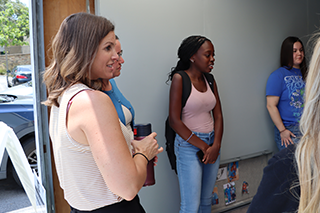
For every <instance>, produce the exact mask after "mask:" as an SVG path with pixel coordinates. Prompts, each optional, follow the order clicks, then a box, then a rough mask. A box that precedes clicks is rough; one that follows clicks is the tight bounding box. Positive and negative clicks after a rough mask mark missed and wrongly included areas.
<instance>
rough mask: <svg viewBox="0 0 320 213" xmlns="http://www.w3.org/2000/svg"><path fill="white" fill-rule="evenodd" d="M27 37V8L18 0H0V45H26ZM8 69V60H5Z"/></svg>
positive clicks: (5, 46)
mask: <svg viewBox="0 0 320 213" xmlns="http://www.w3.org/2000/svg"><path fill="white" fill-rule="evenodd" d="M28 37H29V10H28V7H26V6H25V5H24V4H22V3H21V2H20V1H19V0H17V1H11V0H0V46H2V47H4V48H5V53H6V54H7V47H10V46H19V45H27V44H28V42H26V41H25V39H27V38H28ZM6 68H7V69H8V60H6Z"/></svg>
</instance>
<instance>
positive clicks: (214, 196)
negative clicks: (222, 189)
mask: <svg viewBox="0 0 320 213" xmlns="http://www.w3.org/2000/svg"><path fill="white" fill-rule="evenodd" d="M211 204H212V205H216V204H219V196H218V186H217V185H215V186H214V188H213V191H212V201H211Z"/></svg>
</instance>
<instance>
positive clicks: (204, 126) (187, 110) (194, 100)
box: [181, 78, 217, 133]
mask: <svg viewBox="0 0 320 213" xmlns="http://www.w3.org/2000/svg"><path fill="white" fill-rule="evenodd" d="M204 79H205V82H206V85H207V91H205V92H199V91H198V90H197V89H196V88H195V87H194V86H193V84H192V83H191V85H192V86H191V93H190V96H189V98H188V100H187V102H186V105H185V106H184V108H183V109H182V114H181V120H182V122H183V123H184V124H185V125H186V126H187V127H188V128H189V129H190V130H191V131H195V132H202V133H209V132H211V131H212V130H213V127H214V122H213V118H212V115H211V111H212V109H213V108H214V107H215V105H216V102H217V100H216V97H215V95H214V94H213V93H212V90H211V88H210V86H209V84H208V82H207V79H206V78H204Z"/></svg>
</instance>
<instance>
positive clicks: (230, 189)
mask: <svg viewBox="0 0 320 213" xmlns="http://www.w3.org/2000/svg"><path fill="white" fill-rule="evenodd" d="M223 192H224V201H225V203H226V205H229V204H231V203H234V202H236V186H235V183H234V182H230V183H227V184H224V185H223Z"/></svg>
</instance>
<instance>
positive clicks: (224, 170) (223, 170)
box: [216, 166, 227, 181]
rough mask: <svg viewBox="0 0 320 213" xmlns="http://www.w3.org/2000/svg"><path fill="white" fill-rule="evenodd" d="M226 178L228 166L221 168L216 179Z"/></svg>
mask: <svg viewBox="0 0 320 213" xmlns="http://www.w3.org/2000/svg"><path fill="white" fill-rule="evenodd" d="M225 179H227V167H226V166H225V167H221V168H219V170H218V174H217V179H216V181H220V180H225Z"/></svg>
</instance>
